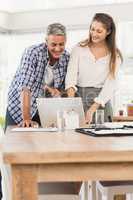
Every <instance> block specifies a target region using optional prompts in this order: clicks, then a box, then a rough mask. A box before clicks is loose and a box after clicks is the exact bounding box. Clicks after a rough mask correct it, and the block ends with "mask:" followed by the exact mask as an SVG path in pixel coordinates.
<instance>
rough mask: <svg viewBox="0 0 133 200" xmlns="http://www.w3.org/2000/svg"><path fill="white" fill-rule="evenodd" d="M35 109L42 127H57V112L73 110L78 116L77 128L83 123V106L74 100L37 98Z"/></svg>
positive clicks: (76, 98)
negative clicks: (36, 108)
mask: <svg viewBox="0 0 133 200" xmlns="http://www.w3.org/2000/svg"><path fill="white" fill-rule="evenodd" d="M37 107H38V112H39V116H40V120H41V125H42V127H44V128H45V127H51V126H52V127H57V112H58V111H62V112H63V111H71V110H74V111H76V112H77V113H78V115H79V126H80V127H81V126H83V125H84V122H85V117H84V110H83V104H82V100H81V98H80V97H75V98H63V97H62V98H37Z"/></svg>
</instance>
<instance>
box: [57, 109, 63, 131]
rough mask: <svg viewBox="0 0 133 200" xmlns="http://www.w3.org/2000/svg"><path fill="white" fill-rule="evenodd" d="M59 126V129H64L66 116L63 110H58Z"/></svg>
mask: <svg viewBox="0 0 133 200" xmlns="http://www.w3.org/2000/svg"><path fill="white" fill-rule="evenodd" d="M57 128H58V131H63V130H64V117H63V111H61V110H58V111H57Z"/></svg>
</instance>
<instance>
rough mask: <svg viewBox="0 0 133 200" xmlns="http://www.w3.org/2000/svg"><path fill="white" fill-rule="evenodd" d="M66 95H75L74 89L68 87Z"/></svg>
mask: <svg viewBox="0 0 133 200" xmlns="http://www.w3.org/2000/svg"><path fill="white" fill-rule="evenodd" d="M67 95H68V97H75V89H74V88H73V87H70V88H68V89H67Z"/></svg>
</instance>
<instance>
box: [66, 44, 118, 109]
mask: <svg viewBox="0 0 133 200" xmlns="http://www.w3.org/2000/svg"><path fill="white" fill-rule="evenodd" d="M109 59H110V55H109V54H108V55H107V56H105V57H101V58H99V59H97V60H96V59H95V56H94V55H93V54H92V52H91V51H90V48H89V47H80V46H78V45H77V46H75V47H74V48H73V50H72V53H71V56H70V61H69V64H68V69H67V75H66V80H65V88H66V89H68V88H70V87H76V85H77V86H80V87H95V88H102V90H101V92H100V94H99V95H98V97H96V98H95V99H94V101H95V102H97V103H99V104H101V105H102V106H104V105H105V103H107V101H108V100H110V99H111V98H112V96H113V93H114V90H115V85H116V81H117V74H118V69H119V65H120V63H121V60H120V57H119V56H118V57H117V61H116V65H117V70H116V71H117V72H116V77H115V79H112V78H111V77H110V76H109Z"/></svg>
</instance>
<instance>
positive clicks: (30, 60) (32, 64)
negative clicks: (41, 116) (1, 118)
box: [8, 43, 69, 123]
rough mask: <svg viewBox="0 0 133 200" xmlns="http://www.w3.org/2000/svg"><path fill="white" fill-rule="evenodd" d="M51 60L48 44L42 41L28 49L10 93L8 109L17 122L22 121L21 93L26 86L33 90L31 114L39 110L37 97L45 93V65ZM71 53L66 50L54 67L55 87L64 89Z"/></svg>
mask: <svg viewBox="0 0 133 200" xmlns="http://www.w3.org/2000/svg"><path fill="white" fill-rule="evenodd" d="M48 61H49V54H48V48H47V45H46V44H44V43H42V44H39V45H34V46H31V47H30V48H28V49H26V50H25V52H24V54H23V56H22V59H21V63H20V67H19V68H18V70H17V72H16V74H15V76H14V78H13V81H12V83H11V86H10V88H9V93H8V111H9V113H10V116H11V117H12V119H13V120H14V121H15V122H16V123H20V122H21V121H22V111H21V100H20V98H21V97H20V93H21V91H22V89H23V88H24V87H27V88H28V89H29V90H30V91H31V116H32V117H33V116H34V115H35V113H36V112H37V105H36V98H38V97H41V96H42V95H43V92H44V90H43V86H44V83H43V81H44V73H45V67H46V66H47V64H48ZM68 61H69V53H68V52H67V51H66V50H65V51H64V52H63V53H62V55H61V56H60V58H59V61H58V62H57V63H56V65H55V66H54V68H53V75H54V88H58V89H63V88H64V79H65V75H66V72H67V65H68Z"/></svg>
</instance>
